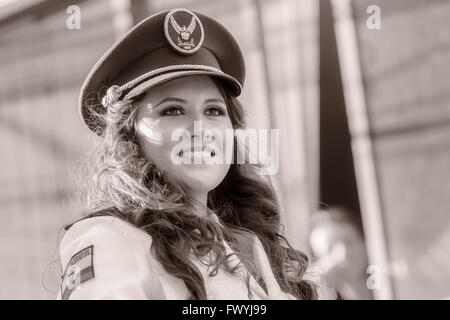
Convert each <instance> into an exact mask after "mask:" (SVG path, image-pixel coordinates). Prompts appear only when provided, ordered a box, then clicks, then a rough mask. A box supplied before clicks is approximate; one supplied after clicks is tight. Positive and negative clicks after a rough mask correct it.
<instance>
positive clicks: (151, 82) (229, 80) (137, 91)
mask: <svg viewBox="0 0 450 320" xmlns="http://www.w3.org/2000/svg"><path fill="white" fill-rule="evenodd" d="M189 75H209V76H214V77H217V78H219V79H222V80H225V83H226V84H227V85H229V87H230V89H231V90H232V91H231V92H232V94H233V95H234V96H238V95H240V93H241V91H242V87H241V85H240V84H239V82H238V81H237V80H236V79H234V78H233V77H231V76H229V75H227V74H225V73H219V72H214V71H206V70H181V71H173V72H168V73H164V74H161V75H159V76H155V77H152V78H150V79H148V80H146V81H144V82H142V83H140V84H139V85H137V86H136V87H134V88H133V89H131V90H130V91H129V92H128V93H127V94H126V95H125V96H124V100H128V99H133V98H135V97H137V96H139V95H141V94H142V93H144V92H146V91H147V90H148V89H150V88H152V87H154V86H156V85H158V84H161V83H164V82H167V81H169V80H172V79H175V78H180V77H184V76H189Z"/></svg>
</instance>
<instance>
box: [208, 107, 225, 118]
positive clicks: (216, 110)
mask: <svg viewBox="0 0 450 320" xmlns="http://www.w3.org/2000/svg"><path fill="white" fill-rule="evenodd" d="M206 114H207V115H209V116H222V115H225V111H224V110H223V109H222V108H220V107H212V108H209V109H208V110H206Z"/></svg>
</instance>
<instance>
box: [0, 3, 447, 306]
mask: <svg viewBox="0 0 450 320" xmlns="http://www.w3.org/2000/svg"><path fill="white" fill-rule="evenodd" d="M73 6H75V7H73ZM175 7H186V8H188V9H191V10H194V11H199V12H202V13H205V14H207V15H210V16H212V17H214V18H215V19H217V20H218V21H220V22H221V23H222V24H224V25H225V26H226V27H227V28H228V29H229V30H230V31H231V32H232V33H233V34H234V36H235V37H236V38H237V40H238V42H239V43H240V45H241V47H242V50H243V52H244V56H245V58H246V63H247V77H246V83H245V89H244V92H243V95H242V97H241V101H242V102H243V104H244V106H245V107H246V109H247V110H248V113H249V121H248V127H251V128H277V129H279V130H280V149H281V150H280V152H281V156H280V157H281V158H280V170H279V172H278V174H277V175H275V176H273V179H274V182H275V186H276V189H277V191H278V194H279V196H280V200H281V205H282V209H283V216H282V218H283V223H284V224H285V225H286V229H285V234H286V236H287V237H288V239H289V240H290V241H291V242H292V243H293V244H294V246H296V247H297V248H299V249H302V250H305V251H307V252H308V253H310V254H311V255H312V256H313V258H314V259H313V263H312V270H313V271H314V272H317V273H321V274H323V275H324V278H326V280H327V283H328V284H329V285H330V286H331V287H333V288H335V289H336V290H337V291H338V293H339V296H341V297H343V298H346V299H357V298H366V299H444V298H450V255H449V252H450V170H449V168H450V88H449V80H450V67H449V65H450V18H449V17H450V1H448V0H389V1H388V0H385V1H379V0H370V1H369V0H335V1H331V0H321V1H315V0H276V1H275V0H227V1H224V0H208V1H206V0H164V1H163V0H96V1H76V0H71V1H66V0H58V1H57V0H46V1H37V0H34V1H25V0H24V1H17V0H16V1H14V0H12V1H11V0H8V1H0V150H1V155H2V156H1V157H0V191H1V192H0V298H1V299H54V298H55V296H56V293H57V291H58V283H59V277H60V273H61V270H60V264H59V261H58V237H60V236H61V235H62V232H61V230H60V229H61V227H62V226H63V225H64V223H66V222H68V221H69V220H70V219H73V218H74V217H76V216H77V215H78V214H79V209H80V207H81V206H82V203H80V201H79V200H78V197H77V190H78V187H77V184H78V181H77V177H78V174H77V171H78V168H79V166H80V163H81V161H82V160H83V158H84V157H85V154H86V153H87V152H88V151H89V150H90V149H91V146H92V143H93V142H95V139H97V138H96V137H93V136H92V135H91V134H90V133H89V131H88V130H87V129H86V128H85V127H84V126H83V125H82V122H81V121H80V120H79V116H78V110H77V99H78V94H79V90H80V87H81V84H82V82H83V80H84V78H85V77H86V75H87V73H88V72H89V70H90V68H91V67H92V66H93V65H94V63H95V62H96V61H97V60H98V59H99V58H100V56H101V55H102V54H103V53H104V52H105V51H106V50H107V49H108V48H109V47H110V46H111V45H112V43H113V42H114V41H115V40H116V39H117V38H118V37H120V36H121V35H123V33H124V32H126V31H127V30H128V29H129V28H130V27H132V26H133V25H134V24H136V23H137V22H138V21H140V20H141V19H143V18H145V17H146V16H148V15H150V14H152V13H156V12H158V11H161V10H165V9H168V8H175ZM77 12H78V13H79V21H78V22H79V28H78V27H77V25H76V24H77V20H76V19H77V17H76V15H77V14H78V13H77ZM74 15H75V16H74ZM74 19H75V20H74Z"/></svg>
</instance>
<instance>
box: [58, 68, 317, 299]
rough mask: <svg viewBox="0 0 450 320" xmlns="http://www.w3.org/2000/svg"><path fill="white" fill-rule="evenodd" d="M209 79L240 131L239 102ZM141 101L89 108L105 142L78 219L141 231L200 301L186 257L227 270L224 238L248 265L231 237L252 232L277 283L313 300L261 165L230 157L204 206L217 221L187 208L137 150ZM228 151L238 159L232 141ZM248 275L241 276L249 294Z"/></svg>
mask: <svg viewBox="0 0 450 320" xmlns="http://www.w3.org/2000/svg"><path fill="white" fill-rule="evenodd" d="M212 79H213V81H214V82H215V83H216V85H217V87H218V88H219V90H220V92H221V94H222V95H223V97H224V99H225V101H226V104H227V109H228V114H229V116H230V119H231V122H232V125H233V128H234V129H239V128H245V112H244V110H243V107H242V105H241V104H240V103H239V101H238V100H237V98H235V97H233V96H231V95H230V94H229V93H228V91H227V88H226V87H225V86H223V85H222V83H220V82H219V80H217V79H215V78H213V77H212ZM150 90H151V89H150ZM150 94H151V92H150ZM139 99H140V98H139V97H138V98H136V99H134V100H132V101H119V102H116V103H113V104H111V105H109V106H108V107H107V111H106V112H99V111H98V109H97V108H95V106H89V111H90V113H91V117H94V119H95V122H96V123H98V124H99V129H101V130H102V132H103V139H102V140H101V142H100V143H99V145H98V146H97V148H95V150H94V153H93V154H94V157H92V159H91V162H90V164H89V165H88V166H87V167H88V171H87V174H88V175H89V176H88V177H90V179H86V181H87V184H86V185H85V195H86V196H87V197H86V200H87V201H86V203H87V204H86V207H85V208H84V210H83V211H84V212H83V215H82V217H81V218H80V219H78V220H77V221H79V220H82V219H86V218H90V217H94V216H103V215H112V216H115V217H119V218H121V219H124V220H126V221H128V222H130V223H132V224H133V225H135V226H136V227H137V228H139V229H141V230H144V231H145V232H147V233H148V234H149V235H150V236H151V237H152V248H151V250H154V254H156V257H157V258H158V260H159V261H160V263H161V264H162V265H163V267H164V269H165V270H166V271H167V272H168V273H169V274H171V275H173V276H175V277H177V278H180V279H181V280H183V281H184V283H185V285H186V287H187V288H188V290H189V292H190V294H191V297H190V298H191V299H201V300H204V299H206V298H207V296H206V289H205V284H204V280H203V277H202V275H201V273H200V271H199V270H198V268H197V267H196V266H195V265H194V264H193V263H192V261H191V257H192V256H191V254H192V253H194V254H195V256H196V257H197V258H199V259H200V258H203V257H204V256H205V255H207V254H208V255H209V256H213V257H214V259H212V260H210V263H209V265H210V266H211V267H212V271H211V272H210V273H209V275H210V276H214V275H215V274H216V273H217V271H218V269H219V268H220V267H221V266H223V268H224V269H225V270H226V271H228V272H231V273H233V272H236V267H234V268H232V267H230V265H229V263H228V259H229V255H227V254H226V251H225V247H224V245H223V241H227V243H229V245H230V247H232V248H233V251H234V252H235V253H236V254H237V255H238V256H239V257H240V258H241V260H242V261H246V262H247V263H248V264H249V265H250V266H252V265H253V266H254V262H253V261H251V259H250V258H249V257H247V256H246V255H245V254H244V253H243V252H241V250H240V248H239V246H238V241H237V239H236V235H238V234H245V233H251V234H255V235H257V236H258V237H259V239H260V240H261V243H262V244H263V246H264V249H265V251H266V253H267V256H268V258H269V262H270V265H271V267H272V270H273V272H274V275H275V278H276V280H277V281H278V284H279V285H280V288H281V289H282V290H283V291H284V292H286V293H290V294H292V295H294V296H295V297H297V298H298V299H316V298H317V293H316V287H315V284H314V283H312V282H310V281H308V280H305V279H304V274H305V272H306V269H307V266H308V257H307V255H305V254H304V253H303V252H301V251H298V250H295V249H294V248H293V247H292V246H291V245H290V244H289V242H288V241H287V239H286V238H285V237H284V236H282V235H281V234H280V227H281V226H280V210H279V205H278V199H277V197H276V193H275V192H274V189H273V187H272V185H271V183H270V181H269V180H268V179H267V178H262V176H260V175H258V174H257V170H258V169H259V166H258V165H253V164H248V163H247V164H237V163H236V161H234V162H233V163H232V164H231V166H230V169H229V171H228V173H227V175H226V176H225V178H224V180H223V181H222V182H221V183H220V184H219V185H218V186H217V187H216V188H215V189H214V190H211V191H210V192H209V193H208V197H207V199H208V200H207V207H208V210H210V211H211V212H214V213H215V214H216V215H217V216H218V217H219V218H220V220H221V222H222V224H218V223H216V222H214V221H212V220H211V219H206V218H202V217H200V216H199V215H197V214H195V213H194V212H192V211H191V210H190V209H189V208H190V207H191V206H189V202H190V201H191V200H190V199H189V198H188V197H187V195H186V194H185V193H184V192H183V190H182V189H181V188H180V187H179V186H177V185H175V184H174V183H173V182H169V179H168V175H167V172H164V171H162V170H160V169H159V168H158V167H157V166H156V165H155V164H154V163H152V162H151V161H150V160H149V159H147V158H146V157H145V156H144V155H143V152H142V150H141V148H140V146H139V144H138V141H137V138H136V114H137V110H138V107H137V104H139ZM234 151H235V153H234V158H235V160H236V153H237V152H236V151H237V141H236V139H235V140H234ZM92 161H93V162H92ZM71 224H73V223H71ZM71 224H68V225H67V226H66V229H68V228H69V227H70V225H71ZM211 253H213V254H212V255H210V254H211ZM202 261H203V260H202ZM249 270H255V268H249ZM253 276H254V277H255V279H256V280H257V282H258V283H259V284H260V285H261V287H262V288H263V289H264V290H265V291H266V292H267V288H266V285H265V283H264V281H263V280H262V278H261V277H260V276H259V275H257V274H253ZM249 277H250V275H249V274H247V281H246V283H247V289H248V294H249V299H251V298H252V294H251V290H250V287H249Z"/></svg>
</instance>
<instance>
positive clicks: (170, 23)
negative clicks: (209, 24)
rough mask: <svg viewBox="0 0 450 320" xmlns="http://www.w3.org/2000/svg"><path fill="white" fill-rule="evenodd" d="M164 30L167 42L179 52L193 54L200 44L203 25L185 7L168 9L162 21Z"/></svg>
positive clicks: (202, 36) (202, 35)
mask: <svg viewBox="0 0 450 320" xmlns="http://www.w3.org/2000/svg"><path fill="white" fill-rule="evenodd" d="M164 32H165V35H166V39H167V41H168V42H169V44H170V45H171V46H172V47H173V48H174V49H175V50H176V51H177V52H179V53H182V54H193V53H195V52H196V51H197V50H198V49H199V48H200V47H201V45H202V43H203V39H204V31H203V26H202V23H201V21H200V19H199V18H198V17H197V16H196V15H195V14H194V13H193V12H191V11H189V10H186V9H174V10H172V11H170V12H169V13H168V14H167V16H166V19H165V21H164Z"/></svg>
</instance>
